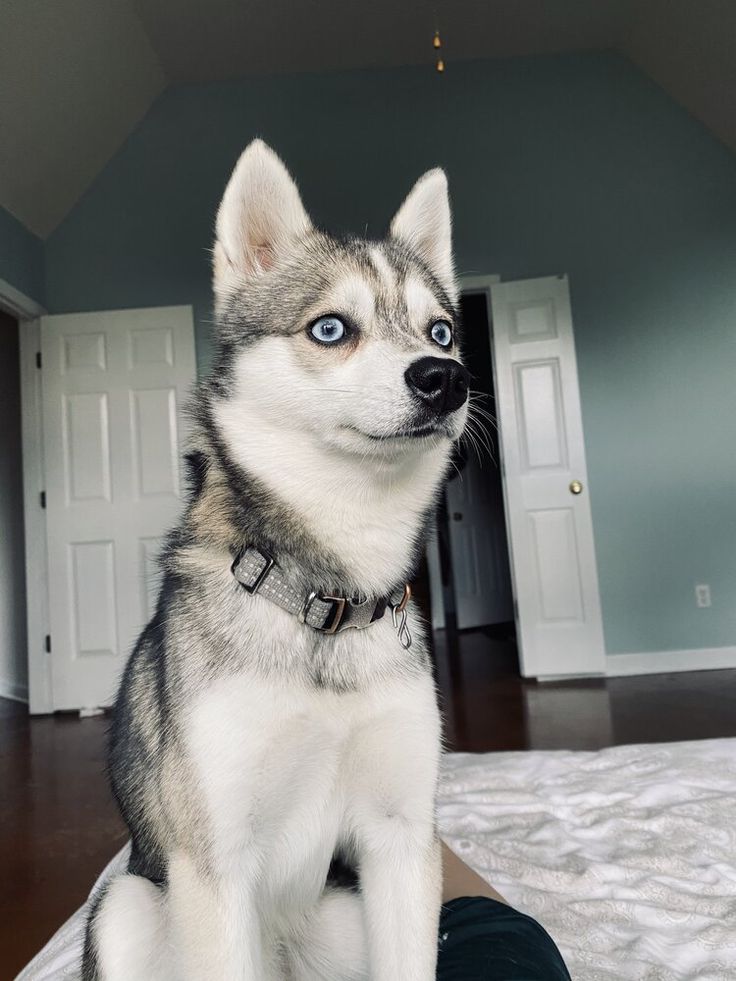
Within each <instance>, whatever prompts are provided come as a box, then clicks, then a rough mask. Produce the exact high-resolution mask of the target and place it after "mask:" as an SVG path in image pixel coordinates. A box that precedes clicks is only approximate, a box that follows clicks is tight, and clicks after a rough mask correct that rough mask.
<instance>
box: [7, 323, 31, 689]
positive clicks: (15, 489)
mask: <svg viewBox="0 0 736 981" xmlns="http://www.w3.org/2000/svg"><path fill="white" fill-rule="evenodd" d="M18 347H19V339H18V321H17V320H16V319H15V318H14V317H12V316H11V315H10V314H7V313H5V312H4V311H3V310H2V309H0V413H1V414H2V425H1V426H0V459H2V466H0V696H2V697H4V698H12V699H16V700H18V701H25V700H26V698H27V696H28V664H27V657H26V651H27V645H26V578H25V540H24V534H23V454H22V438H21V411H20V410H21V400H20V358H19V350H18Z"/></svg>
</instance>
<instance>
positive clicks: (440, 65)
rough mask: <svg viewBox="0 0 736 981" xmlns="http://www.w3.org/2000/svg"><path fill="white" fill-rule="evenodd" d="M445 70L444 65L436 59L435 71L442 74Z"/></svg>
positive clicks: (440, 60)
mask: <svg viewBox="0 0 736 981" xmlns="http://www.w3.org/2000/svg"><path fill="white" fill-rule="evenodd" d="M444 70H445V63H444V61H443V60H442V59H441V58H438V59H437V71H438V72H443V71H444Z"/></svg>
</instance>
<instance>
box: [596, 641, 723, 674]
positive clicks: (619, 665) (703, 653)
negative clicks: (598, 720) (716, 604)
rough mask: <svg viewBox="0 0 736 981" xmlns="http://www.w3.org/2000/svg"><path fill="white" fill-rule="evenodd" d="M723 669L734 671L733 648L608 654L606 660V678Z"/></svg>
mask: <svg viewBox="0 0 736 981" xmlns="http://www.w3.org/2000/svg"><path fill="white" fill-rule="evenodd" d="M724 668H736V647H704V648H701V649H699V650H698V649H695V650H682V651H651V652H649V653H644V654H609V655H608V656H607V657H606V677H608V678H623V677H625V676H627V675H636V674H669V673H670V672H677V671H721V670H723V669H724Z"/></svg>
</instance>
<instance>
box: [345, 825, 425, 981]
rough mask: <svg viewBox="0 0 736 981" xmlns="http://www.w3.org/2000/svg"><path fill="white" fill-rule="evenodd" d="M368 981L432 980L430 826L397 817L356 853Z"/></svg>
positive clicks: (374, 830)
mask: <svg viewBox="0 0 736 981" xmlns="http://www.w3.org/2000/svg"><path fill="white" fill-rule="evenodd" d="M358 859H359V865H360V881H361V890H362V893H363V899H364V904H365V917H366V928H367V935H368V951H369V963H370V977H371V981H434V978H435V973H436V968H437V928H438V923H439V914H440V905H441V901H442V900H441V892H442V859H441V853H440V846H439V840H438V838H437V836H436V833H435V830H434V828H433V827H431V828H428V827H417V826H413V825H411V824H407V823H406V822H405V821H404V819H403V818H402V817H401V816H400V815H397V816H395V817H387V818H386V819H385V821H384V822H382V824H381V825H379V826H376V827H374V828H373V829H372V831H371V833H370V834H369V835H368V836H367V838H366V839H365V840H364V841H363V843H362V847H361V848H360V851H359V856H358Z"/></svg>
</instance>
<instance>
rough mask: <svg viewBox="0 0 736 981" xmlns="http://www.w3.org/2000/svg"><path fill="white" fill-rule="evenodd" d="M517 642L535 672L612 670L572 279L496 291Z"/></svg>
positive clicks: (528, 671) (527, 668) (529, 672)
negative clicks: (587, 459) (607, 656)
mask: <svg viewBox="0 0 736 981" xmlns="http://www.w3.org/2000/svg"><path fill="white" fill-rule="evenodd" d="M491 298H492V311H493V327H492V330H493V355H494V358H493V361H494V378H495V390H496V404H497V411H498V421H499V430H500V438H501V450H502V454H503V466H504V495H505V500H506V514H507V530H508V535H509V540H510V543H511V559H512V577H513V581H514V588H515V598H516V606H517V610H516V614H517V615H516V626H517V639H518V644H519V654H520V662H521V669H522V674H523V675H524V676H526V677H532V676H540V675H542V676H544V675H563V674H597V673H603V672H604V671H605V650H604V643H603V629H602V625H601V609H600V598H599V593H598V574H597V570H596V562H595V547H594V542H593V523H592V519H591V510H590V494H589V487H588V475H587V470H586V466H585V446H584V442H583V424H582V417H581V412H580V393H579V388H578V376H577V363H576V359H575V344H574V340H573V327H572V315H571V311H570V294H569V287H568V281H567V277H566V276H551V277H545V278H544V279H530V280H521V281H518V282H511V283H498V284H495V285H493V286H492V288H491Z"/></svg>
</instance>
